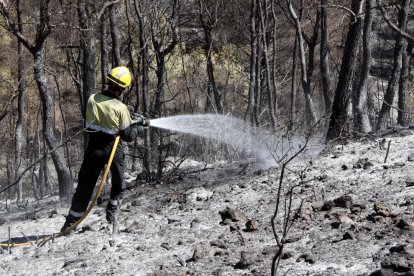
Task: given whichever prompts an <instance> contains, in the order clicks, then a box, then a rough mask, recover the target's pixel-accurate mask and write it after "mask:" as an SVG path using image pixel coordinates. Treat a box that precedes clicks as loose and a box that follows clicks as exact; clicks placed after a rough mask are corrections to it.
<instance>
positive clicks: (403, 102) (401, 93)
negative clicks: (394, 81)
mask: <svg viewBox="0 0 414 276" xmlns="http://www.w3.org/2000/svg"><path fill="white" fill-rule="evenodd" d="M405 43H407V42H405ZM405 47H407V46H405ZM410 63H411V55H410V54H409V53H408V51H407V50H405V51H403V53H402V64H401V75H400V82H399V85H398V117H397V123H398V124H400V125H401V126H408V125H409V123H410V121H409V120H410V116H409V107H408V83H409V78H410V68H411V66H410Z"/></svg>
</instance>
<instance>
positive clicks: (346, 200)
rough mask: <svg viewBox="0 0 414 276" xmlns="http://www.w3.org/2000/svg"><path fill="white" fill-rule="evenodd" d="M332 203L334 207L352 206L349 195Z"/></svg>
mask: <svg viewBox="0 0 414 276" xmlns="http://www.w3.org/2000/svg"><path fill="white" fill-rule="evenodd" d="M333 202H334V204H335V206H336V207H341V208H350V207H351V206H352V197H350V196H349V195H343V196H340V197H338V198H336V199H334V201H333Z"/></svg>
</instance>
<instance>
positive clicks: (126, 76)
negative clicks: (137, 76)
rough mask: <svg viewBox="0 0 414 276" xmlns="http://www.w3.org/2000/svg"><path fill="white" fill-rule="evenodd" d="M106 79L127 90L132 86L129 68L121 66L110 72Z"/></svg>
mask: <svg viewBox="0 0 414 276" xmlns="http://www.w3.org/2000/svg"><path fill="white" fill-rule="evenodd" d="M106 79H107V80H110V81H112V82H113V83H115V84H117V85H119V86H121V87H123V88H125V87H128V86H130V85H131V81H132V74H131V72H130V71H129V69H128V68H127V67H125V66H119V67H115V68H113V69H112V70H111V71H109V73H108V75H107V76H106Z"/></svg>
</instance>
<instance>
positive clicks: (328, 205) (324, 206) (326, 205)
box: [321, 200, 335, 211]
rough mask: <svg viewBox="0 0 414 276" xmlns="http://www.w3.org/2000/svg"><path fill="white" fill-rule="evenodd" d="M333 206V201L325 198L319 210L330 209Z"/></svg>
mask: <svg viewBox="0 0 414 276" xmlns="http://www.w3.org/2000/svg"><path fill="white" fill-rule="evenodd" d="M334 206H335V204H334V203H333V201H331V200H327V201H325V202H324V203H323V206H322V209H321V211H330V210H332V208H333V207H334Z"/></svg>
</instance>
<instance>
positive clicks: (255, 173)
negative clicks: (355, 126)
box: [0, 129, 414, 275]
mask: <svg viewBox="0 0 414 276" xmlns="http://www.w3.org/2000/svg"><path fill="white" fill-rule="evenodd" d="M388 146H389V153H388V154H387V148H388ZM413 148H414V136H413V135H412V132H411V131H410V130H409V129H406V130H403V131H396V132H393V133H391V135H387V136H383V137H376V138H372V137H371V138H369V137H365V138H361V139H359V140H358V141H354V142H348V143H347V144H345V145H338V146H333V147H331V148H329V149H326V150H324V151H323V152H321V153H320V154H318V155H316V156H306V155H303V156H299V157H297V158H296V159H294V160H293V161H292V162H290V163H289V164H287V167H286V170H285V171H284V172H285V175H284V178H283V180H282V181H280V175H281V167H279V168H270V169H267V170H257V169H254V167H253V166H251V165H250V164H248V163H232V164H228V163H219V164H212V165H209V166H208V167H207V168H206V169H205V170H202V171H200V172H198V173H195V174H188V175H186V176H184V177H183V178H182V179H180V180H177V181H175V182H174V183H169V184H159V185H152V184H151V185H150V184H141V185H138V186H134V185H133V184H132V183H134V180H135V176H134V175H128V176H129V177H128V183H130V186H131V188H130V189H128V192H127V194H126V197H125V199H124V201H123V203H122V207H121V213H120V216H119V220H118V231H117V232H116V233H114V234H112V233H111V228H110V227H108V225H107V223H106V221H105V209H104V208H105V205H106V202H105V201H104V202H103V203H102V204H100V205H98V206H96V207H95V208H94V210H93V211H92V213H91V214H90V215H89V216H88V217H87V219H86V220H85V221H84V222H83V223H82V224H81V225H80V226H79V227H78V229H77V230H76V231H75V232H74V233H73V234H71V235H69V236H66V237H60V238H57V239H55V240H54V241H50V242H48V243H46V244H45V245H43V246H37V245H32V246H25V247H16V248H11V249H10V250H9V249H8V248H3V250H2V251H0V274H1V275H87V274H89V275H270V274H271V266H272V259H273V257H274V256H275V254H276V253H277V252H278V251H279V249H280V248H279V247H278V246H277V242H276V239H275V235H274V232H273V228H272V224H271V219H272V217H273V216H274V214H275V210H276V206H277V199H278V191H279V189H278V187H279V184H280V182H281V183H282V189H281V190H280V197H279V198H280V201H279V207H278V209H277V210H278V212H277V215H276V217H275V224H274V226H275V231H276V233H277V236H278V238H279V239H280V242H281V243H283V250H282V251H281V260H280V263H279V266H278V270H277V275H414V175H413V173H412V172H413V169H414V153H413V151H412V149H413ZM187 166H188V168H189V169H191V170H196V169H197V168H202V166H201V164H197V163H196V162H191V163H189V164H187ZM292 187H295V188H294V189H293V190H292V189H291V188H292ZM290 198H291V199H292V204H291V212H286V209H285V206H289V205H288V204H285V202H286V200H289V199H290ZM288 203H289V202H288ZM299 206H301V207H302V208H301V210H300V211H298V212H296V211H297V209H298V207H299ZM14 208H15V207H14ZM68 208H69V205H68V204H61V203H59V202H58V200H57V199H56V198H49V199H45V200H42V201H40V202H29V205H28V206H27V208H26V210H14V209H13V208H12V210H10V211H9V212H6V210H5V206H4V203H2V205H0V210H1V211H0V242H3V243H4V242H6V243H7V242H8V239H9V229H10V235H11V237H12V238H13V240H18V239H20V240H26V237H27V238H32V237H35V236H41V235H48V234H51V233H55V232H58V231H59V229H60V227H61V226H62V224H63V222H64V217H65V215H66V214H67V211H68ZM288 215H289V219H290V220H289V221H292V218H293V219H294V221H293V224H292V225H291V227H290V224H289V227H284V225H285V218H286V217H287V216H288Z"/></svg>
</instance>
